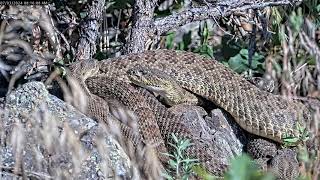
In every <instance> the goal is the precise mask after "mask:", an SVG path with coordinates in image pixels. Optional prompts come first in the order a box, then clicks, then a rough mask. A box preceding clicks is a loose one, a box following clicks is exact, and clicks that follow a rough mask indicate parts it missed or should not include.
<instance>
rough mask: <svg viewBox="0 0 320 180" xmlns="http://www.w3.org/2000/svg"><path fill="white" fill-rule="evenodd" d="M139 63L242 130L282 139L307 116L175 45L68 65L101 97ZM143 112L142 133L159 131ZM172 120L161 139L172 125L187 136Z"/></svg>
mask: <svg viewBox="0 0 320 180" xmlns="http://www.w3.org/2000/svg"><path fill="white" fill-rule="evenodd" d="M137 65H140V66H148V67H150V68H152V69H156V70H158V71H162V72H164V73H165V74H167V75H169V76H170V77H172V78H173V79H174V80H175V82H177V83H178V85H179V86H180V87H182V88H183V89H185V90H188V91H190V92H192V93H194V94H197V95H199V96H201V97H203V98H205V99H207V100H209V101H212V102H213V103H215V104H216V105H217V106H219V107H221V108H223V109H225V110H226V111H227V112H229V113H230V114H231V115H232V116H233V117H234V119H235V121H236V122H237V123H238V124H239V125H240V126H241V127H242V128H243V129H245V130H246V131H248V132H250V133H253V134H255V135H258V136H262V137H265V138H268V139H272V140H274V141H277V142H280V143H282V142H283V138H284V137H286V136H299V135H300V134H299V133H300V132H299V131H298V130H297V124H300V125H301V126H304V124H305V122H306V121H308V120H309V119H310V117H311V115H310V112H309V110H308V109H307V108H306V107H305V106H304V105H303V104H302V103H300V102H298V101H296V100H290V99H286V98H284V97H281V96H278V95H273V94H271V93H268V92H264V91H261V90H259V89H258V88H257V87H255V86H254V85H252V84H251V83H249V82H247V81H246V80H245V79H244V78H243V77H241V76H240V75H238V74H236V73H235V72H233V71H232V70H230V69H229V68H227V67H225V66H224V65H222V64H221V63H219V62H217V61H215V60H212V59H208V58H205V57H203V56H201V55H197V54H194V53H190V52H182V51H173V50H156V51H147V52H144V53H140V54H130V55H127V56H121V57H117V58H111V59H108V60H103V61H100V62H97V61H96V62H95V63H94V65H89V66H88V65H81V66H79V65H75V66H74V67H73V68H71V71H72V72H74V73H75V72H76V73H79V72H80V71H81V72H83V74H82V75H83V76H85V78H84V80H86V81H85V86H87V88H88V90H90V92H91V93H93V94H96V95H98V96H100V97H103V96H106V94H112V88H117V86H122V85H121V84H117V83H116V84H113V83H112V79H117V81H119V82H124V83H128V82H130V80H129V79H128V76H127V72H128V71H129V70H130V69H132V68H134V67H136V66H137ZM104 77H108V78H104ZM104 79H105V80H104ZM108 85H110V86H112V87H111V88H110V87H109V89H108V91H106V90H101V89H104V87H105V86H108ZM103 86H104V87H103ZM121 89H122V90H121V91H117V93H118V94H116V95H114V96H116V97H121V96H122V95H123V94H125V91H126V90H124V89H123V87H122V88H121ZM127 96H128V95H127ZM126 102H127V104H126V105H127V106H128V107H132V108H133V110H137V109H139V108H137V107H141V105H139V103H140V102H141V103H143V101H139V99H135V101H126ZM149 107H151V111H152V105H149ZM157 111H158V112H157V113H155V116H156V117H154V118H156V119H157V116H160V115H162V117H161V118H158V119H157V121H164V120H167V121H168V120H169V119H170V118H168V117H165V116H167V114H166V113H162V112H160V111H162V110H161V108H158V109H157ZM146 112H149V111H148V110H145V111H139V112H138V113H141V114H144V113H146ZM145 117H146V118H147V119H141V121H142V122H140V124H141V125H142V126H143V128H144V131H143V132H145V133H144V134H143V135H142V136H144V137H146V136H155V135H156V136H159V131H154V128H156V127H153V128H151V129H148V126H147V124H148V123H147V122H148V121H149V119H148V117H149V118H150V116H145ZM149 123H150V121H149ZM158 123H159V122H158ZM160 123H161V122H160ZM174 123H175V122H174V121H173V120H171V121H169V122H166V123H163V122H162V125H161V126H170V128H169V127H160V134H161V135H160V138H162V139H164V141H165V142H166V141H167V139H168V137H167V136H168V135H169V134H170V133H168V132H166V133H163V132H162V131H164V130H168V129H171V130H173V131H174V132H175V133H178V135H181V136H182V137H188V135H186V133H188V132H187V131H182V130H181V129H187V128H188V127H181V124H174ZM149 138H150V137H149ZM151 139H153V138H151ZM199 146H200V145H199ZM199 149H200V150H199ZM197 150H199V151H201V147H199V148H198V149H193V151H197ZM196 154H197V153H196ZM198 154H201V153H198ZM200 159H201V158H200ZM203 159H205V158H203ZM208 163H210V160H208V162H207V163H205V165H207V164H208ZM212 163H213V162H212ZM212 167H214V165H212ZM213 169H214V170H212V172H216V171H217V168H213ZM209 170H210V168H209Z"/></svg>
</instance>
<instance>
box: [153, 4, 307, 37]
mask: <svg viewBox="0 0 320 180" xmlns="http://www.w3.org/2000/svg"><path fill="white" fill-rule="evenodd" d="M301 2H302V0H293V1H292V0H291V1H290V0H282V1H276V2H252V3H250V2H243V1H242V2H241V1H240V2H239V3H218V4H217V5H216V6H214V7H209V6H203V7H198V8H191V9H187V10H185V11H182V12H180V13H177V14H173V15H170V16H167V17H164V18H158V19H156V20H155V21H154V28H155V30H156V32H157V34H163V33H166V32H168V31H169V30H171V29H173V28H177V27H180V26H182V25H185V24H187V23H190V22H194V21H201V20H206V19H213V18H220V17H225V16H229V15H231V14H232V13H234V12H236V11H245V10H248V9H261V8H265V7H270V6H287V5H298V4H300V3H301Z"/></svg>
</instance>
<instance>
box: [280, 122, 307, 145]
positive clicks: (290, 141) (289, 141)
mask: <svg viewBox="0 0 320 180" xmlns="http://www.w3.org/2000/svg"><path fill="white" fill-rule="evenodd" d="M296 129H297V130H298V131H299V136H297V137H296V136H289V135H285V137H284V138H283V141H284V146H287V147H289V146H296V145H297V144H299V143H301V142H304V141H306V140H308V138H309V132H308V130H307V128H305V127H303V126H301V124H300V123H297V126H296Z"/></svg>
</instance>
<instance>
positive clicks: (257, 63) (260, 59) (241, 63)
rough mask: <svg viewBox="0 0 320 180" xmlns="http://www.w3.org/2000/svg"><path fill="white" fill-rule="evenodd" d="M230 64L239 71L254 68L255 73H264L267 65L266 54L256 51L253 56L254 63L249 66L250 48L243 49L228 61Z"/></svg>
mask: <svg viewBox="0 0 320 180" xmlns="http://www.w3.org/2000/svg"><path fill="white" fill-rule="evenodd" d="M228 65H229V67H230V68H231V69H233V70H234V71H236V72H237V73H243V72H246V71H248V70H249V69H252V70H253V72H255V73H260V74H263V72H264V70H265V67H264V56H262V55H260V54H258V53H255V54H254V55H253V57H252V64H251V67H249V61H248V50H247V49H241V50H240V52H239V53H238V54H237V55H235V56H233V57H231V58H230V59H229V61H228Z"/></svg>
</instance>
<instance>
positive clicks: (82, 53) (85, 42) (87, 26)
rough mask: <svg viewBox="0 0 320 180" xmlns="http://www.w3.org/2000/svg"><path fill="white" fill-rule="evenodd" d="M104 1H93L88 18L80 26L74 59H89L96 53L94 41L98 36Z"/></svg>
mask: <svg viewBox="0 0 320 180" xmlns="http://www.w3.org/2000/svg"><path fill="white" fill-rule="evenodd" d="M104 4H105V0H93V1H92V4H91V6H90V9H89V12H88V16H87V18H86V19H85V21H84V22H83V23H82V24H81V26H80V39H79V43H78V47H77V54H76V59H77V60H81V59H90V58H92V56H93V55H94V54H95V53H96V41H97V39H98V36H99V27H100V23H99V21H100V20H101V19H102V13H103V9H104Z"/></svg>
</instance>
